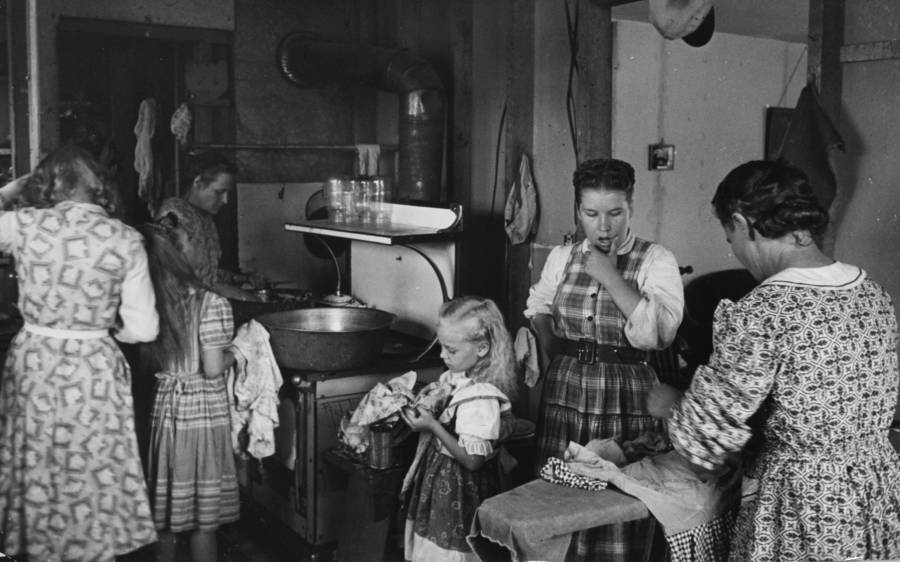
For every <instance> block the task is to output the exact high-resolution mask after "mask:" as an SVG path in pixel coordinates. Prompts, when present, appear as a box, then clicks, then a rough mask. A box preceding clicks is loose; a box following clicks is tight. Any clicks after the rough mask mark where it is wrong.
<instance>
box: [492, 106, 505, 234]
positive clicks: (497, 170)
mask: <svg viewBox="0 0 900 562" xmlns="http://www.w3.org/2000/svg"><path fill="white" fill-rule="evenodd" d="M505 123H506V103H505V102H504V103H503V111H501V112H500V126H499V127H497V144H496V145H495V146H494V187H493V188H492V189H491V214H490V215H488V218H494V203H495V202H496V201H497V182H498V177H499V175H500V143H501V141H502V140H503V126H504V124H505Z"/></svg>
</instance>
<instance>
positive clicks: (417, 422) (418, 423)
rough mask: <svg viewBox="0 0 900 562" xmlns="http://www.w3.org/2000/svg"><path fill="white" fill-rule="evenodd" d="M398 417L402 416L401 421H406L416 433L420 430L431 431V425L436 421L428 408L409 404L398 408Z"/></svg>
mask: <svg viewBox="0 0 900 562" xmlns="http://www.w3.org/2000/svg"><path fill="white" fill-rule="evenodd" d="M400 417H401V418H403V421H404V422H406V425H408V426H409V428H410V429H412V430H413V431H415V432H417V433H418V432H420V431H432V427H434V424H436V423H437V421H436V420H435V419H434V416H432V415H431V413H430V412H428V410H420V409H418V408H411V407H409V406H406V407H405V408H403V409H402V410H400Z"/></svg>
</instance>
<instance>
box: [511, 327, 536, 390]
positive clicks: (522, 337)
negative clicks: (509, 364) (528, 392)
mask: <svg viewBox="0 0 900 562" xmlns="http://www.w3.org/2000/svg"><path fill="white" fill-rule="evenodd" d="M513 350H514V351H515V354H516V364H517V365H518V366H519V369H520V372H521V373H522V379H523V380H524V381H525V386H527V387H528V388H534V385H535V384H537V381H538V379H540V378H541V365H540V362H539V356H538V347H537V339H536V338H535V337H534V332H532V331H531V330H530V329H529V328H528V327H527V326H522V327H521V328H519V331H518V332H516V341H515V343H514V344H513Z"/></svg>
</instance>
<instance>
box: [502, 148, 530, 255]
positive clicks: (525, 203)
mask: <svg viewBox="0 0 900 562" xmlns="http://www.w3.org/2000/svg"><path fill="white" fill-rule="evenodd" d="M537 214H538V201H537V191H536V190H535V188H534V178H533V177H532V175H531V161H530V160H529V158H528V155H527V154H523V155H522V159H521V160H520V161H519V175H518V177H517V178H516V181H515V182H513V185H512V187H510V189H509V193H508V194H507V196H506V208H505V209H504V211H503V218H504V220H505V224H506V235H507V236H509V240H510V242H511V243H512V244H521V243H522V242H525V241H526V240H528V238H529V237H530V236H531V234H532V232H533V231H534V227H535V225H536V224H537Z"/></svg>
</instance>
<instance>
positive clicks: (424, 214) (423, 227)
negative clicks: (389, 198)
mask: <svg viewBox="0 0 900 562" xmlns="http://www.w3.org/2000/svg"><path fill="white" fill-rule="evenodd" d="M284 229H285V230H288V231H292V232H303V233H308V234H318V235H320V236H332V237H335V238H345V239H349V240H360V241H362V242H372V243H374V244H385V245H393V244H404V243H410V242H425V241H428V242H431V241H438V240H445V239H452V238H455V237H456V235H458V234H459V233H460V232H461V231H462V207H461V206H459V205H453V206H451V207H450V208H443V207H426V206H420V205H401V204H394V205H392V206H391V222H390V224H388V225H385V226H381V227H377V226H370V225H363V224H334V223H332V222H330V221H329V220H327V219H323V220H304V221H297V222H291V223H285V225H284Z"/></svg>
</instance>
